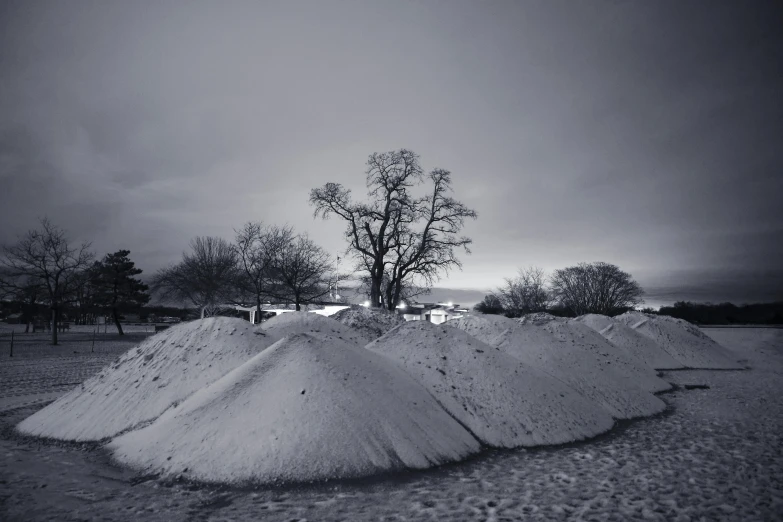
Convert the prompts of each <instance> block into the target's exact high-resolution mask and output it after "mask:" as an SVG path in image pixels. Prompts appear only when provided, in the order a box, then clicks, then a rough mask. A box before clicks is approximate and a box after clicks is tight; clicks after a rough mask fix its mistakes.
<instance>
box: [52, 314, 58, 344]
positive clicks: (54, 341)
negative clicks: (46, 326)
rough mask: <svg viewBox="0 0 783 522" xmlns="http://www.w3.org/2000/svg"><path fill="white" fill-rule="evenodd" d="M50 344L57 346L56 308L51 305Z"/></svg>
mask: <svg viewBox="0 0 783 522" xmlns="http://www.w3.org/2000/svg"><path fill="white" fill-rule="evenodd" d="M52 346H57V308H56V307H54V306H53V307H52Z"/></svg>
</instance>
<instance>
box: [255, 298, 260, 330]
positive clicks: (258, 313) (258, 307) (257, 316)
mask: <svg viewBox="0 0 783 522" xmlns="http://www.w3.org/2000/svg"><path fill="white" fill-rule="evenodd" d="M256 321H257V322H259V323H260V322H261V296H260V295H259V296H257V297H256Z"/></svg>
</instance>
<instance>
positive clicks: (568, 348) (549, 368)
mask: <svg viewBox="0 0 783 522" xmlns="http://www.w3.org/2000/svg"><path fill="white" fill-rule="evenodd" d="M471 317H473V316H471ZM487 317H490V316H479V317H475V318H474V319H473V320H465V319H471V318H469V317H466V318H462V319H453V320H451V321H449V322H448V323H446V324H447V325H450V326H455V327H458V328H460V329H463V330H465V331H466V332H468V333H470V334H471V335H473V336H474V337H475V336H481V337H480V339H482V340H485V342H487V344H490V345H492V346H495V347H497V348H499V349H501V350H503V351H504V352H506V353H508V354H510V355H512V356H513V357H515V358H517V359H519V360H521V361H522V362H524V363H525V364H527V365H529V366H532V367H534V368H537V369H539V370H541V371H543V372H544V373H546V374H548V375H551V376H552V377H554V378H556V379H559V380H561V381H563V382H565V383H566V384H567V385H569V386H570V387H572V388H573V389H575V390H576V391H578V392H580V393H581V394H582V395H584V396H585V397H587V398H588V399H590V400H593V401H595V402H597V403H598V404H600V405H601V406H603V407H604V408H605V409H606V410H607V411H608V412H609V413H610V414H611V415H612V416H614V417H615V418H618V419H630V418H635V417H644V416H647V415H652V414H654V413H658V412H661V411H663V410H664V409H665V408H666V404H665V403H664V402H663V401H662V400H660V399H659V398H658V397H656V396H654V395H652V394H651V393H649V392H647V391H645V390H643V389H641V388H640V387H639V385H638V383H636V382H635V381H634V380H633V379H632V378H631V377H630V376H629V375H628V374H627V373H626V372H624V371H622V370H621V368H619V367H617V365H614V364H612V363H611V362H612V361H611V360H610V358H609V357H608V355H609V353H608V352H604V351H598V352H594V351H593V350H591V349H589V347H588V348H587V349H586V347H585V346H583V345H581V344H576V343H572V342H567V341H564V340H560V339H557V338H556V337H555V336H554V335H553V334H551V333H550V332H549V331H547V330H546V328H545V326H536V325H534V324H532V323H530V322H526V323H520V322H518V321H515V320H513V319H505V318H498V319H494V320H486V318H487ZM557 322H559V321H553V323H557ZM492 323H494V324H495V326H496V329H495V330H494V331H493V330H492ZM474 332H475V333H474ZM607 344H608V343H607ZM611 351H615V350H611Z"/></svg>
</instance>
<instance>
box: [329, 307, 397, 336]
mask: <svg viewBox="0 0 783 522" xmlns="http://www.w3.org/2000/svg"><path fill="white" fill-rule="evenodd" d="M332 318H334V319H336V320H338V321H340V322H341V323H343V324H344V325H346V326H350V327H351V328H353V329H355V330H358V331H359V332H360V333H362V334H363V335H364V336H365V337H367V338H369V339H371V340H375V339H377V338H378V337H380V336H382V335H383V334H385V333H386V332H388V331H389V330H391V329H392V328H394V327H395V326H399V325H401V324H403V323H404V322H405V319H403V318H402V316H401V315H399V314H396V313H394V312H389V311H387V310H381V309H376V308H368V307H366V306H356V307H351V308H346V309H345V310H340V311H339V312H337V313H336V314H334V315H333V316H332Z"/></svg>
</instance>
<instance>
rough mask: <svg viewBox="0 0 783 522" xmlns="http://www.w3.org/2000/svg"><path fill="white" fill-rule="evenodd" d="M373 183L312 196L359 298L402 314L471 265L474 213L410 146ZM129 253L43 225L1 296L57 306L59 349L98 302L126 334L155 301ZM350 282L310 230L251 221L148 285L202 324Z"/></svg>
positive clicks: (382, 166)
mask: <svg viewBox="0 0 783 522" xmlns="http://www.w3.org/2000/svg"><path fill="white" fill-rule="evenodd" d="M365 176H366V184H367V196H368V199H367V201H365V202H357V201H354V200H353V199H352V197H351V191H350V190H349V189H346V188H344V187H343V186H342V185H340V184H338V183H327V184H325V185H324V186H323V187H320V188H315V189H313V190H311V192H310V203H311V205H313V207H314V215H315V216H321V217H323V218H324V219H326V218H329V217H333V216H336V217H337V218H339V219H342V220H343V221H344V222H345V225H346V228H345V238H346V240H347V248H346V254H347V255H348V256H349V257H351V258H353V259H354V260H355V262H356V265H355V271H356V272H358V273H359V277H358V279H359V281H360V282H361V283H362V286H361V287H360V288H361V289H360V291H362V289H363V291H364V292H365V293H366V294H367V295H368V296H369V298H370V305H371V306H373V307H384V308H387V309H389V310H394V309H395V308H396V307H397V305H399V304H400V302H401V301H402V300H404V299H411V298H412V297H414V296H416V295H419V294H422V293H427V292H428V291H429V289H430V288H431V287H432V285H433V283H434V282H435V281H436V280H437V279H438V278H439V277H440V276H441V274H443V273H444V272H448V271H449V270H451V269H453V268H460V267H461V266H462V265H461V263H460V261H459V259H458V258H457V256H456V253H457V252H458V251H459V250H464V251H465V252H466V253H469V252H470V250H469V246H470V244H471V243H472V240H471V239H470V238H468V237H466V236H463V235H461V232H462V228H463V226H464V224H465V221H466V220H468V219H475V218H476V217H477V214H476V212H475V211H474V210H471V209H470V208H468V207H467V206H466V205H464V204H463V203H461V202H460V201H457V200H456V199H454V198H453V197H452V196H451V191H452V180H451V173H450V172H449V171H447V170H444V169H434V170H432V171H431V172H430V173H429V174H426V175H425V172H424V170H423V169H422V167H421V165H420V164H419V157H418V155H416V154H415V153H413V152H411V151H409V150H406V149H400V150H396V151H391V152H384V153H374V154H371V155H370V156H369V159H368V160H367V169H366V171H365ZM417 192H418V193H417ZM129 254H130V252H128V251H127V250H124V251H120V252H117V253H115V254H111V255H107V256H106V257H105V258H104V259H103V260H102V261H99V262H97V263H96V262H94V255H93V253H92V252H91V251H90V244H89V243H83V244H81V245H79V246H74V245H72V244H70V243H69V241H68V238H67V237H66V234H65V232H64V231H63V230H62V229H59V228H58V227H56V226H55V225H53V224H52V223H51V222H50V221H49V220H48V219H43V220H42V221H41V228H40V229H37V230H33V231H30V232H28V233H27V234H26V235H25V236H23V237H21V238H20V239H19V241H18V242H17V243H16V244H14V245H10V246H4V247H3V251H2V257H1V258H0V289H1V290H3V291H4V292H5V293H6V295H11V296H12V298H13V299H15V300H21V301H24V302H31V303H40V302H45V303H46V305H48V307H49V308H50V310H51V317H52V326H53V328H52V341H53V343H54V344H57V333H56V331H57V329H56V324H57V320H58V318H59V315H60V312H61V310H62V308H63V307H64V306H66V305H71V304H74V303H77V304H78V305H79V307H80V308H81V309H86V305H87V304H91V303H99V304H100V306H104V307H107V308H109V309H111V310H112V313H113V315H114V317H115V322H116V324H117V328H118V331H120V332H121V331H122V327H121V325H120V321H119V310H120V309H121V308H122V306H124V305H125V304H136V305H139V306H140V304H139V303H141V304H144V303H146V302H147V301H148V300H149V295H148V294H147V290H148V288H147V286H146V285H144V283H142V282H141V281H140V280H138V279H136V276H137V275H139V274H140V273H141V270H139V269H137V268H135V266H134V265H133V262H132V261H130V259H129V258H128V255H129ZM338 259H339V258H338ZM348 277H349V276H348V275H347V274H338V273H337V268H336V263H335V261H334V260H333V259H332V257H331V256H330V255H329V254H328V253H327V252H326V251H325V250H324V249H322V248H321V247H320V246H318V245H316V244H315V243H314V242H313V241H312V240H311V239H310V238H309V237H308V236H307V235H306V234H295V233H294V231H293V230H292V229H291V228H290V227H288V226H283V227H280V226H274V225H272V226H265V225H262V224H261V223H255V222H251V223H247V224H246V225H244V226H243V227H242V228H241V229H240V230H237V231H236V236H235V238H234V241H233V243H232V242H229V241H226V240H225V239H222V238H219V237H196V238H194V239H193V240H192V241H191V244H190V250H189V251H187V252H184V253H183V255H182V259H181V260H180V261H179V262H178V263H174V264H172V265H170V266H168V267H166V268H164V269H162V270H160V271H158V272H157V273H156V274H155V275H154V277H153V278H152V281H151V289H152V291H153V292H154V293H157V294H158V295H159V297H160V298H161V299H163V300H176V301H180V302H181V301H187V302H190V303H192V304H193V305H194V306H196V307H198V308H199V309H200V310H201V315H202V317H204V316H208V315H213V314H214V313H216V311H217V310H218V309H219V308H220V307H222V306H223V305H226V304H237V303H243V304H247V303H253V304H254V305H255V306H256V307H257V310H258V311H259V312H260V311H261V303H262V302H265V301H266V300H270V299H272V300H278V301H285V302H289V303H293V304H294V305H295V306H296V309H297V310H299V309H300V307H301V305H303V304H307V303H311V302H313V301H317V300H319V299H322V298H324V297H325V296H326V295H328V294H329V293H330V292H331V291H333V290H334V289H335V288H336V286H337V284H338V283H339V282H340V281H343V280H345V279H347V278H348ZM0 297H3V296H0Z"/></svg>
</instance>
